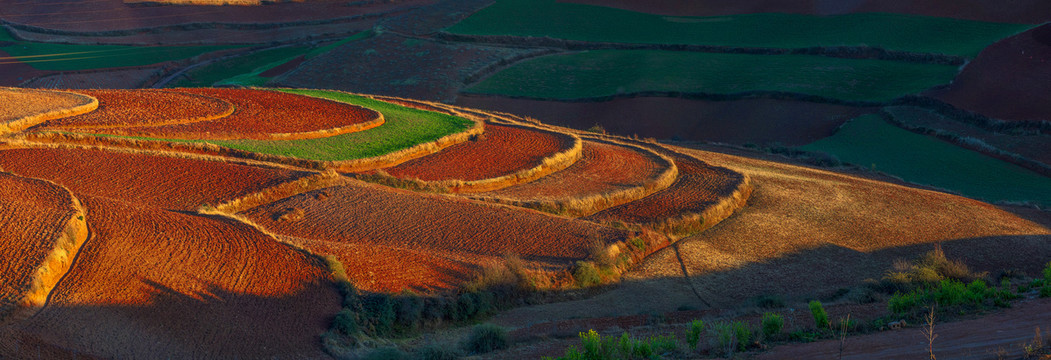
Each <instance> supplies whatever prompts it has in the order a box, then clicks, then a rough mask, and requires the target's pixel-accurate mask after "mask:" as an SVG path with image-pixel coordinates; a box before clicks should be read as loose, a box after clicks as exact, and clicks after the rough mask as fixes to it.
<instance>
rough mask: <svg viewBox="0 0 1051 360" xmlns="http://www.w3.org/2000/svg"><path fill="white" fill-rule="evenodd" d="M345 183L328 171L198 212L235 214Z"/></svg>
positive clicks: (341, 178)
mask: <svg viewBox="0 0 1051 360" xmlns="http://www.w3.org/2000/svg"><path fill="white" fill-rule="evenodd" d="M347 181H348V179H347V178H345V177H343V176H342V175H340V174H339V173H338V172H336V171H333V170H328V171H325V172H322V173H318V174H314V175H310V176H307V177H303V178H300V179H296V180H293V181H289V182H286V183H282V184H278V185H274V186H272V187H269V188H266V189H263V190H262V191H259V192H255V193H252V194H248V195H245V196H242V197H240V198H237V199H233V200H230V201H227V202H224V203H222V204H219V205H216V206H215V207H214V208H213V209H211V211H209V210H205V209H201V210H200V211H205V212H207V213H214V212H219V213H223V214H236V213H239V212H242V211H245V210H248V209H251V208H254V207H256V206H261V205H266V204H269V203H272V202H274V201H277V200H281V199H284V198H287V197H290V196H295V195H299V194H302V193H305V192H308V191H313V190H317V189H321V188H326V187H331V186H336V185H341V184H343V183H345V182H347Z"/></svg>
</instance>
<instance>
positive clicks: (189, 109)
mask: <svg viewBox="0 0 1051 360" xmlns="http://www.w3.org/2000/svg"><path fill="white" fill-rule="evenodd" d="M77 93H79V94H84V95H88V96H91V97H94V98H96V99H98V103H99V105H98V108H97V109H95V111H92V112H90V113H86V114H82V115H77V116H70V117H64V118H60V119H55V120H51V121H48V122H47V123H46V124H43V126H41V127H40V128H41V129H101V128H120V127H134V126H164V125H173V124H185V123H194V122H200V121H209V120H215V119H219V118H223V117H226V116H228V115H230V114H232V113H234V104H231V103H230V102H229V101H226V100H223V99H220V98H215V97H210V96H204V95H195V94H190V93H183V92H167V91H151V90H77Z"/></svg>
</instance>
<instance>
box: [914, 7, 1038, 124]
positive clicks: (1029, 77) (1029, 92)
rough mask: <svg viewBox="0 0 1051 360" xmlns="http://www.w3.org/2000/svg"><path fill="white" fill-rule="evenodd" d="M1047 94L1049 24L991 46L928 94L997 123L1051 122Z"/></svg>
mask: <svg viewBox="0 0 1051 360" xmlns="http://www.w3.org/2000/svg"><path fill="white" fill-rule="evenodd" d="M1047 4H1049V6H1051V2H1048V3H1047ZM1049 11H1051V10H1049ZM1049 13H1051V12H1049ZM1048 94H1051V24H1047V25H1044V26H1040V27H1037V28H1035V29H1031V30H1029V31H1026V32H1023V33H1021V34H1018V35H1015V36H1012V37H1009V38H1007V39H1004V40H1000V41H999V42H996V43H995V44H992V45H990V46H989V47H987V48H985V50H982V52H981V53H979V54H978V57H976V58H975V59H974V60H972V61H971V62H970V63H969V64H967V66H965V67H964V68H963V71H961V72H960V74H959V75H957V76H956V79H954V80H953V82H952V84H951V85H950V86H949V88H948V89H945V90H938V91H933V92H931V93H930V95H931V96H934V97H935V98H938V99H941V100H943V101H945V102H948V103H950V104H952V105H954V106H956V107H959V108H963V109H967V110H971V111H976V112H978V113H981V114H983V115H986V116H989V117H993V118H997V119H1003V120H1045V121H1051V101H1048Z"/></svg>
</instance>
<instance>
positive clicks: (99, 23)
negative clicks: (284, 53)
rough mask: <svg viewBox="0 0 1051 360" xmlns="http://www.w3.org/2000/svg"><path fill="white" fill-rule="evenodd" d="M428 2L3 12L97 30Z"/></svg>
mask: <svg viewBox="0 0 1051 360" xmlns="http://www.w3.org/2000/svg"><path fill="white" fill-rule="evenodd" d="M428 3H430V1H419V0H414V1H407V2H403V1H399V2H396V3H388V2H375V3H368V4H364V5H362V4H359V5H356V6H347V4H346V3H345V2H341V1H306V2H287V3H281V4H272V5H263V6H180V5H153V6H145V5H131V4H124V2H123V1H122V0H62V1H44V2H41V1H18V0H4V1H2V2H0V8H2V9H3V12H2V13H0V18H3V19H4V20H7V21H10V22H12V23H16V24H25V25H31V26H37V27H43V28H47V29H57V30H67V31H80V32H94V31H110V30H127V29H140V28H152V27H159V26H170V25H179V24H192V23H244V24H252V23H264V24H265V23H282V22H295V21H312V20H325V19H335V18H342V17H350V16H355V15H363V14H371V13H379V12H384V11H389V10H394V9H401V8H407V7H411V6H419V5H424V4H428ZM57 15H60V16H57ZM275 19H279V20H276V21H275Z"/></svg>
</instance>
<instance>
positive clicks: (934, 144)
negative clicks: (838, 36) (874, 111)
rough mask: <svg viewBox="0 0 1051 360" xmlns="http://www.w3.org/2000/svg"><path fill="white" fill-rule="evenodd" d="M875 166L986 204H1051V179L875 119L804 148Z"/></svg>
mask: <svg viewBox="0 0 1051 360" xmlns="http://www.w3.org/2000/svg"><path fill="white" fill-rule="evenodd" d="M802 149H803V150H808V151H823V152H827V153H829V154H832V155H835V156H837V157H839V158H840V160H843V161H846V162H849V163H853V164H856V165H860V166H864V167H871V168H874V169H875V170H878V171H882V172H885V173H888V174H891V175H895V176H899V177H901V178H902V179H905V180H906V181H910V182H914V183H917V184H924V185H930V186H934V187H938V188H943V189H949V190H952V191H956V192H959V193H961V194H963V195H965V196H970V197H975V198H979V199H983V200H987V201H1032V202H1036V203H1039V204H1042V205H1044V206H1046V205H1051V178H1048V177H1045V176H1041V175H1040V174H1037V173H1035V172H1032V171H1029V170H1027V169H1025V168H1022V167H1019V166H1017V165H1014V164H1010V163H1007V162H1004V161H1000V160H998V159H995V158H992V157H989V156H986V155H983V154H981V153H978V152H975V151H971V150H967V149H964V148H961V147H958V146H955V145H952V144H950V143H947V142H944V141H941V140H938V139H936V138H933V137H929V136H924V135H919V134H915V133H912V132H909V131H907V130H904V129H901V128H898V127H896V126H893V125H891V124H888V123H887V122H885V121H883V120H882V119H880V118H879V117H877V116H875V115H865V116H862V117H859V118H857V119H854V120H853V121H851V122H849V123H847V124H846V125H844V126H843V127H842V128H841V129H840V130H839V131H838V132H837V133H836V134H835V135H833V136H830V137H828V138H825V139H822V140H818V141H816V142H813V143H811V144H809V145H806V146H803V147H802Z"/></svg>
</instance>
